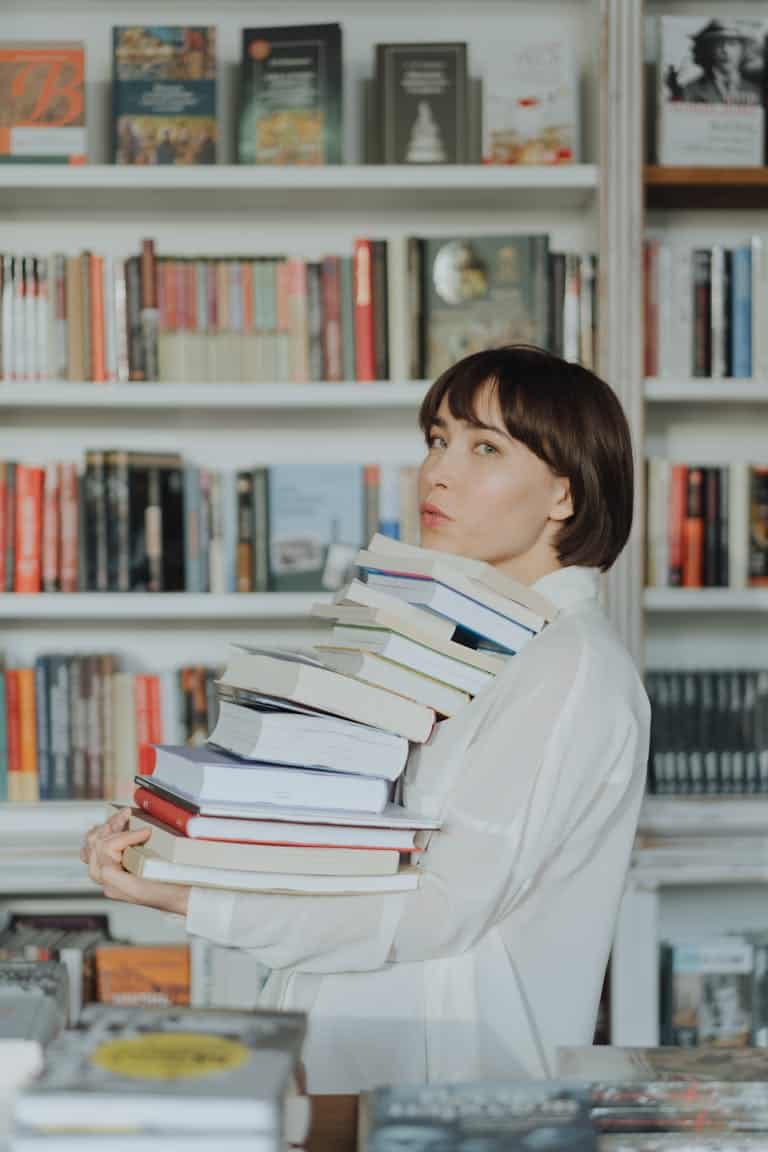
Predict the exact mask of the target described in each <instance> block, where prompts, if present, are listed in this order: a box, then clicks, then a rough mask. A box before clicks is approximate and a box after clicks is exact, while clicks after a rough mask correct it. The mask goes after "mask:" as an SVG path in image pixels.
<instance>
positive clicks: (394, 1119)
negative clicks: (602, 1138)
mask: <svg viewBox="0 0 768 1152" xmlns="http://www.w3.org/2000/svg"><path fill="white" fill-rule="evenodd" d="M360 1109H361V1115H360V1129H361V1139H360V1146H361V1147H362V1148H365V1149H366V1152H395V1150H396V1149H405V1148H408V1149H410V1148H414V1149H416V1148H417V1149H420V1150H421V1149H434V1150H435V1152H438V1150H442V1149H451V1150H455V1152H462V1150H466V1152H470V1149H471V1150H473V1152H474V1150H477V1152H480V1150H485V1149H491V1150H492V1149H502V1148H503V1149H509V1150H514V1149H519V1150H520V1152H523V1149H526V1148H528V1149H533V1148H538V1149H543V1148H560V1149H564V1148H568V1149H571V1150H572V1152H591V1150H593V1149H595V1148H596V1147H597V1133H596V1131H595V1130H594V1128H593V1126H592V1124H591V1123H590V1118H589V1103H588V1095H587V1090H586V1089H584V1088H581V1087H579V1086H578V1085H573V1084H570V1085H569V1084H561V1083H558V1082H556V1081H548V1082H535V1081H530V1082H527V1083H514V1082H511V1083H502V1082H495V1081H489V1080H479V1081H476V1082H474V1083H472V1084H461V1083H458V1084H421V1085H413V1086H411V1085H401V1086H397V1087H392V1088H379V1089H377V1090H375V1091H374V1092H367V1093H365V1094H364V1095H363V1096H362V1097H361V1100H360Z"/></svg>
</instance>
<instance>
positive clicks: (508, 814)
mask: <svg viewBox="0 0 768 1152" xmlns="http://www.w3.org/2000/svg"><path fill="white" fill-rule="evenodd" d="M560 656H561V659H560V661H559V663H558V665H557V668H556V670H555V671H554V672H553V668H552V665H551V664H548V663H547V660H546V652H542V653H540V655H539V660H537V661H536V662H534V665H533V667H532V668H531V673H532V675H531V676H529V677H528V679H527V680H526V681H525V682H524V683H523V682H521V681H520V680H519V679H518V681H517V683H516V685H514V686H513V690H511V691H509V692H501V693H500V694H499V698H498V700H497V701H496V703H495V706H494V707H493V708H492V709H491V711H490V712H489V713H488V714H487V715H486V716H485V718H484V722H483V724H482V726H481V728H480V730H479V731H478V732H477V733H476V734H475V737H474V739H473V740H472V741H471V743H470V745H469V747H468V749H467V752H466V754H465V757H464V758H463V762H462V765H461V771H460V772H459V774H458V777H457V779H456V780H455V782H454V784H453V786H452V788H451V790H450V792H449V794H448V796H447V802H446V805H445V809H444V812H443V827H442V829H441V831H440V832H439V833H437V834H436V835H434V836H433V837H432V840H431V842H430V845H429V848H428V850H427V852H426V853H425V854H424V859H423V862H422V874H421V879H420V885H419V888H418V889H417V890H415V891H412V892H407V893H384V894H375V895H355V896H290V895H288V896H284V895H276V894H268V893H266V894H262V893H219V892H216V891H214V890H211V889H202V888H193V889H192V891H191V894H190V901H189V910H188V913H187V929H188V931H189V932H190V933H191V934H192V935H199V936H204V937H207V938H208V939H211V940H213V941H215V942H217V943H221V944H227V945H235V946H238V947H242V948H247V949H251V950H253V951H254V953H255V954H256V956H257V958H258V959H259V960H260V961H261V962H262V963H263V964H265V965H267V967H269V968H273V969H279V968H287V967H292V968H296V969H297V970H299V971H302V972H315V973H328V972H344V971H348V972H349V971H367V970H373V969H376V968H381V967H384V966H385V965H387V964H391V963H397V962H414V961H419V960H425V959H431V958H436V957H445V956H451V955H455V954H458V953H461V952H463V951H466V950H467V949H468V948H470V947H472V945H473V944H475V943H476V942H477V941H478V940H479V939H480V938H481V937H482V936H483V935H484V933H485V932H487V931H488V929H489V928H490V927H491V926H492V925H494V924H495V923H498V922H499V921H500V920H501V919H503V918H504V917H505V916H507V915H508V914H509V913H510V911H511V910H512V909H513V908H514V907H515V906H516V905H517V904H518V903H519V902H520V901H522V900H523V899H524V898H525V895H526V893H527V892H528V891H529V889H530V888H531V887H532V885H534V884H536V883H539V882H545V880H546V878H547V876H548V875H551V874H553V873H556V872H557V871H558V870H560V871H561V872H562V870H563V869H569V868H576V867H578V866H579V864H580V863H581V862H582V861H583V860H584V859H586V858H587V857H588V856H589V853H590V852H591V851H593V850H594V847H595V844H596V843H597V842H599V837H600V833H601V829H602V828H604V827H605V823H606V821H609V820H611V819H612V818H613V817H614V814H615V812H616V810H617V808H618V807H619V806H620V805H621V803H622V802H623V798H624V797H625V794H626V792H627V789H628V785H629V780H630V777H631V776H632V773H633V768H634V767H635V766H636V765H637V763H638V762H639V761H640V760H641V759H642V758H643V756H644V755H645V753H644V752H643V749H642V743H643V733H642V730H641V729H642V725H640V724H638V721H637V719H636V717H635V716H634V715H633V713H632V711H631V709H630V708H629V707H628V706H627V705H626V703H622V701H621V698H620V695H619V694H618V693H617V697H616V700H614V701H608V702H607V701H606V700H605V698H602V699H601V700H600V701H599V702H594V700H592V702H591V703H590V700H591V698H593V697H594V686H593V684H592V680H593V677H592V675H591V669H590V654H589V650H588V648H587V647H585V646H583V645H575V646H573V647H572V648H571V649H570V650H569V651H567V652H566V653H565V654H563V653H560ZM542 659H543V660H544V665H545V673H546V674H543V675H537V674H536V665H537V664H538V663H539V661H540V660H542ZM607 703H608V704H610V705H612V709H611V708H609V709H608V712H607V714H606V711H605V707H606V704H607ZM601 717H602V719H601ZM646 739H647V737H646ZM566 849H567V850H566Z"/></svg>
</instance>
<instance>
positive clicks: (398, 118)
mask: <svg viewBox="0 0 768 1152" xmlns="http://www.w3.org/2000/svg"><path fill="white" fill-rule="evenodd" d="M376 102H377V109H378V117H379V133H378V135H379V139H380V141H381V152H382V155H381V160H382V162H383V163H384V164H465V163H467V162H468V161H469V160H470V145H469V128H470V125H469V78H468V74H467V45H466V44H464V43H455V44H451V43H434V44H377V46H376Z"/></svg>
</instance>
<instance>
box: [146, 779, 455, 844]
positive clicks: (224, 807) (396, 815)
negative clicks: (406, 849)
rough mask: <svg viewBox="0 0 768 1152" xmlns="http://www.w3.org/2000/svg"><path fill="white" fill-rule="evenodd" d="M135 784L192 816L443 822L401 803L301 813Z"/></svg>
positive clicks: (358, 823) (361, 824) (366, 824)
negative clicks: (194, 798)
mask: <svg viewBox="0 0 768 1152" xmlns="http://www.w3.org/2000/svg"><path fill="white" fill-rule="evenodd" d="M134 783H135V784H137V785H138V786H139V787H140V788H145V789H147V790H148V791H150V792H151V793H152V794H153V795H154V796H160V797H161V798H162V799H165V800H169V801H170V802H171V803H172V804H175V805H177V806H178V807H179V808H183V809H185V810H186V811H187V812H189V813H190V815H192V816H195V817H197V816H200V817H206V818H207V817H211V818H213V819H227V820H270V821H272V820H275V821H280V822H281V823H283V822H286V823H293V822H299V821H300V822H301V823H302V824H313V825H323V826H324V825H326V824H331V825H339V826H340V827H342V828H351V827H353V828H411V829H425V830H430V831H432V830H434V829H436V828H439V827H440V825H441V821H440V820H439V819H438V818H436V817H431V816H423V815H421V813H418V812H413V811H412V810H411V809H408V808H404V807H402V806H401V805H399V804H392V803H388V804H386V805H385V806H384V807H383V808H382V809H381V811H380V812H360V811H356V812H351V811H345V810H343V809H338V808H336V809H333V808H323V809H320V808H318V809H311V808H304V809H302V810H301V812H300V813H299V812H297V811H296V809H295V808H289V807H286V806H284V805H280V804H244V803H243V802H242V801H241V800H232V801H225V802H224V803H221V802H218V801H212V800H200V801H199V802H197V803H195V802H194V801H192V800H189V799H187V798H185V797H184V796H181V795H178V794H177V793H176V792H174V791H173V790H171V789H169V788H166V787H164V786H163V785H162V784H159V783H158V782H157V780H155V778H154V777H153V776H136V777H134Z"/></svg>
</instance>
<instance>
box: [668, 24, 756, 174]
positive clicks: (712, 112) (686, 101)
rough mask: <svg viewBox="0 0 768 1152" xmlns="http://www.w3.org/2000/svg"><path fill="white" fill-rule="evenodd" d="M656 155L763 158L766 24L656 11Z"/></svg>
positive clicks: (685, 161) (699, 160)
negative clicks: (657, 36) (674, 14)
mask: <svg viewBox="0 0 768 1152" xmlns="http://www.w3.org/2000/svg"><path fill="white" fill-rule="evenodd" d="M658 27H659V49H658V104H657V115H658V152H659V155H658V161H659V163H660V164H678V165H708V166H715V167H734V166H737V167H744V168H748V167H757V166H759V165H760V164H762V163H763V136H764V116H765V113H764V111H763V66H764V41H765V30H766V24H765V22H762V21H759V20H747V19H741V18H729V19H719V18H717V17H715V18H712V19H710V20H705V19H704V18H703V17H701V16H698V17H696V16H661V17H659V25H658Z"/></svg>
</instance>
